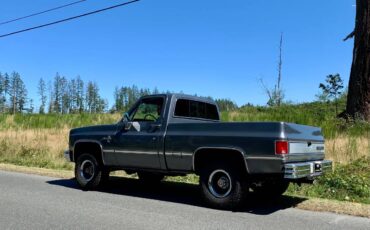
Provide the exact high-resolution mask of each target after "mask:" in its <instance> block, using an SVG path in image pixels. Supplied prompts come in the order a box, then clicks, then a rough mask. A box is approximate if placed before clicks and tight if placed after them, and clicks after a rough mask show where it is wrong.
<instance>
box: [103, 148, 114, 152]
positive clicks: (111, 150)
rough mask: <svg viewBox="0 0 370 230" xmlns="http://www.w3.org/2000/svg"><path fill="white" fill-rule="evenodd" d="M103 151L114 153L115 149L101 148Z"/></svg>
mask: <svg viewBox="0 0 370 230" xmlns="http://www.w3.org/2000/svg"><path fill="white" fill-rule="evenodd" d="M103 152H104V153H114V152H115V151H114V150H113V149H109V150H108V149H103Z"/></svg>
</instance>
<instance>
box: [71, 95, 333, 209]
mask: <svg viewBox="0 0 370 230" xmlns="http://www.w3.org/2000/svg"><path fill="white" fill-rule="evenodd" d="M324 152H325V147H324V138H323V136H322V132H321V129H320V128H317V127H312V126H306V125H298V124H292V123H286V122H221V121H220V113H219V111H218V107H217V104H216V103H215V102H214V101H212V100H210V99H208V98H202V97H195V96H188V95H183V94H160V95H150V96H144V97H142V98H140V99H139V100H138V101H137V102H136V103H135V104H134V105H133V107H132V108H131V109H130V110H129V111H128V112H127V113H125V114H124V116H123V118H122V119H121V120H120V121H119V122H117V123H116V124H111V125H99V126H91V127H82V128H76V129H72V130H71V131H70V134H69V149H68V150H67V151H66V152H65V153H64V155H65V157H66V159H67V160H69V161H72V162H75V177H76V180H77V182H78V184H79V185H80V186H81V188H82V189H85V190H92V189H96V188H97V187H98V186H100V185H102V184H104V182H106V181H107V180H108V179H109V173H110V172H111V171H115V170H125V171H126V173H128V174H132V173H137V175H138V177H139V179H140V180H142V181H143V182H145V183H148V184H151V185H153V184H154V183H156V182H157V183H159V182H160V181H161V180H162V179H163V178H164V176H178V175H187V174H197V175H199V176H200V177H199V178H200V179H199V181H200V188H201V194H202V196H203V200H204V201H205V202H206V203H207V204H208V205H209V206H211V207H214V208H220V209H232V208H235V207H238V206H239V205H241V204H242V203H243V202H244V201H245V200H246V198H247V197H248V194H249V193H250V192H254V193H256V194H260V195H263V196H267V197H276V196H279V195H281V194H283V193H284V192H285V191H286V189H287V188H288V185H289V183H290V182H295V183H305V182H312V181H313V180H314V179H315V178H316V177H318V176H320V175H322V174H323V173H325V172H328V171H331V170H332V162H331V161H329V160H324V155H325V154H324Z"/></svg>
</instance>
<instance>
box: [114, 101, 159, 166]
mask: <svg viewBox="0 0 370 230" xmlns="http://www.w3.org/2000/svg"><path fill="white" fill-rule="evenodd" d="M164 101H165V97H160V96H159V97H151V98H144V99H142V100H141V101H140V102H139V103H138V104H137V105H136V108H134V109H133V110H131V114H130V115H129V116H130V120H131V121H130V122H129V124H128V127H127V123H126V124H124V125H126V129H125V128H124V127H122V129H121V131H119V132H118V133H117V135H116V143H117V144H116V148H115V156H116V159H117V165H119V166H125V167H138V168H150V169H160V168H161V167H160V161H159V154H162V153H163V144H162V141H163V140H162V139H163V135H164V130H165V127H164V125H163V121H164V119H163V113H164V112H163V111H164Z"/></svg>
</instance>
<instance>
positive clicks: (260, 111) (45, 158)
mask: <svg viewBox="0 0 370 230" xmlns="http://www.w3.org/2000/svg"><path fill="white" fill-rule="evenodd" d="M221 115H222V120H223V121H287V122H293V123H301V124H307V125H314V126H320V127H322V130H323V133H324V136H325V138H326V142H325V149H326V158H327V159H331V160H333V161H334V162H335V171H334V172H333V173H330V174H328V175H325V176H323V177H320V178H319V179H318V180H316V182H315V184H314V185H302V186H301V187H299V186H297V185H292V186H290V187H289V190H288V194H292V195H297V196H308V197H320V198H327V199H336V200H342V201H354V202H361V203H366V204H370V167H369V165H370V124H368V123H362V122H349V123H347V122H345V121H343V120H341V119H336V118H335V116H334V114H333V108H332V105H330V104H329V105H328V104H323V103H316V102H315V103H307V104H300V105H284V106H282V107H280V108H268V107H258V106H246V107H243V108H240V109H238V110H237V111H231V112H222V114H221ZM120 117H121V115H120V114H92V115H90V114H69V115H57V114H50V115H36V114H26V115H15V116H11V115H4V114H1V115H0V163H7V164H14V165H21V166H28V167H38V168H46V169H58V170H72V168H73V164H71V163H67V162H65V160H64V157H63V151H64V150H65V149H66V148H67V146H68V132H69V130H70V129H71V128H74V127H81V126H88V125H96V124H110V123H116V122H117V121H118V120H119V119H120ZM166 180H169V181H179V182H185V183H197V182H198V180H199V178H198V177H197V176H195V175H188V176H187V177H168V178H166Z"/></svg>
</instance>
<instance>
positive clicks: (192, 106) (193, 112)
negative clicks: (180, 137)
mask: <svg viewBox="0 0 370 230" xmlns="http://www.w3.org/2000/svg"><path fill="white" fill-rule="evenodd" d="M174 115H175V116H178V117H193V118H202V119H209V120H219V115H218V111H217V107H216V106H215V105H213V104H209V103H205V102H200V101H192V100H185V99H179V100H177V102H176V108H175V114H174Z"/></svg>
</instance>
